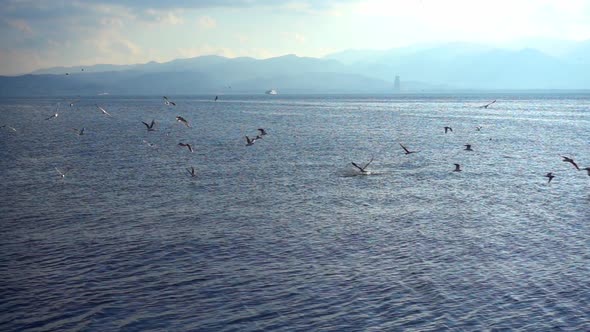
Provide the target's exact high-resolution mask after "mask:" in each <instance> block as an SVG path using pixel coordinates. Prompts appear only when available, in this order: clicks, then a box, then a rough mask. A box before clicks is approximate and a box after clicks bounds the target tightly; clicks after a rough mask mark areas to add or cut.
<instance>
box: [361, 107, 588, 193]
mask: <svg viewBox="0 0 590 332" xmlns="http://www.w3.org/2000/svg"><path fill="white" fill-rule="evenodd" d="M494 103H496V100H493V101H492V102H489V103H487V104H485V105H481V106H479V108H485V109H487V108H488V107H489V106H491V105H492V104H494ZM443 129H444V131H445V134H447V133H449V132H453V128H451V127H450V126H445V127H443ZM481 129H482V127H481V126H477V127H475V130H476V131H481ZM490 140H491V138H490ZM399 145H400V146H401V147H402V149H403V150H404V154H406V155H409V154H412V153H417V152H420V151H411V150H410V149H408V148H407V147H405V146H404V145H403V144H401V143H399ZM464 147H465V149H464V150H465V151H473V149H472V147H471V144H465V145H464ZM561 157H562V158H563V160H562V161H563V162H567V163H570V164H572V165H573V166H574V168H575V169H576V170H578V171H581V170H585V171H587V172H588V176H590V167H585V168H580V167H579V166H578V164H577V163H576V162H575V161H574V160H573V159H572V158H569V157H566V156H561ZM371 162H373V158H372V157H371V160H369V161H368V162H367V163H366V164H364V165H363V166H360V165H359V164H357V163H355V162H352V166H354V167H355V168H356V169H357V170H358V171H359V172H360V173H359V174H361V175H368V174H371V173H370V172H369V171H368V170H367V167H369V165H370V164H371ZM453 165H454V166H455V169H454V170H453V172H461V171H462V169H461V164H453ZM545 177H546V178H548V181H547V183H551V180H553V178H555V175H554V174H553V172H549V173H547V174H545Z"/></svg>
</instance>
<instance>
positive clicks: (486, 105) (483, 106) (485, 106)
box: [479, 99, 496, 108]
mask: <svg viewBox="0 0 590 332" xmlns="http://www.w3.org/2000/svg"><path fill="white" fill-rule="evenodd" d="M495 102H496V99H494V101H492V102H491V103H488V104H485V105H481V106H480V107H479V108H488V107H489V106H490V105H491V104H493V103H495Z"/></svg>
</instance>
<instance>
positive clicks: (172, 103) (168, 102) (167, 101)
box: [162, 96, 176, 106]
mask: <svg viewBox="0 0 590 332" xmlns="http://www.w3.org/2000/svg"><path fill="white" fill-rule="evenodd" d="M162 98H164V104H166V105H168V106H170V105H172V106H176V103H175V102H173V101H171V100H169V99H168V97H166V96H164V97H162Z"/></svg>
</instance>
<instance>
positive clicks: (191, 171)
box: [186, 167, 197, 177]
mask: <svg viewBox="0 0 590 332" xmlns="http://www.w3.org/2000/svg"><path fill="white" fill-rule="evenodd" d="M186 171H187V172H188V174H190V175H191V176H192V177H195V176H197V173H196V172H195V168H194V167H191V168H190V169H189V168H187V169H186Z"/></svg>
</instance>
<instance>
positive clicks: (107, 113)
mask: <svg viewBox="0 0 590 332" xmlns="http://www.w3.org/2000/svg"><path fill="white" fill-rule="evenodd" d="M95 106H96V107H97V108H98V110H99V111H100V112H101V113H102V114H104V115H106V116H111V115H110V114H109V112H107V111H106V110H105V109H104V108H102V107H100V106H98V105H96V104H95Z"/></svg>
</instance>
